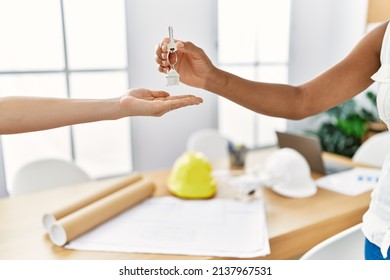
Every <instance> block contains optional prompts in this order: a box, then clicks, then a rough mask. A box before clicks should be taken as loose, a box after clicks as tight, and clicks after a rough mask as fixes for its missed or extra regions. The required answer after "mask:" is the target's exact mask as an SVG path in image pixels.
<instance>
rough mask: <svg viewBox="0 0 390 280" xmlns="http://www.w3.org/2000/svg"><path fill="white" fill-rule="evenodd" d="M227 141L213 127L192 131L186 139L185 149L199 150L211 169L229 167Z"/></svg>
mask: <svg viewBox="0 0 390 280" xmlns="http://www.w3.org/2000/svg"><path fill="white" fill-rule="evenodd" d="M228 145H229V142H228V140H227V139H226V138H225V137H223V136H222V135H221V134H220V133H219V132H218V131H217V130H215V129H201V130H198V131H195V132H193V133H192V134H191V135H190V137H189V138H188V140H187V151H194V152H201V153H203V154H204V155H205V156H206V158H207V159H208V160H209V161H210V163H211V165H212V166H213V169H219V170H220V169H229V167H230V156H229V146H228Z"/></svg>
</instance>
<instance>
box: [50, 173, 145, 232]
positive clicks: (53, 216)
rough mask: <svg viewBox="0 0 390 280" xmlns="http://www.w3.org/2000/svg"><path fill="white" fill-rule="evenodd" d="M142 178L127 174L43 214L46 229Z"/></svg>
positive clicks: (135, 174) (138, 175) (136, 174)
mask: <svg viewBox="0 0 390 280" xmlns="http://www.w3.org/2000/svg"><path fill="white" fill-rule="evenodd" d="M141 179H142V175H140V174H138V173H133V174H131V175H130V176H127V177H125V178H123V179H121V180H120V181H118V182H117V183H113V184H112V185H109V186H107V187H105V188H103V189H101V190H99V191H96V192H94V193H92V194H90V195H89V196H86V197H82V198H80V199H79V200H76V201H74V202H73V203H71V204H69V205H66V206H64V207H62V208H59V209H56V210H55V211H52V212H49V213H45V214H44V215H43V219H42V222H43V226H44V227H45V229H46V231H47V232H49V230H50V227H51V226H52V225H53V224H54V223H55V222H56V221H58V220H59V219H61V218H63V217H65V216H67V215H69V214H71V213H73V212H75V211H77V210H78V209H81V208H83V207H85V206H87V205H88V204H91V203H93V202H95V201H97V200H99V199H101V198H103V197H105V196H107V195H109V194H112V193H113V192H116V191H117V190H120V189H122V188H124V187H126V186H128V185H131V184H133V183H135V182H137V181H139V180H141Z"/></svg>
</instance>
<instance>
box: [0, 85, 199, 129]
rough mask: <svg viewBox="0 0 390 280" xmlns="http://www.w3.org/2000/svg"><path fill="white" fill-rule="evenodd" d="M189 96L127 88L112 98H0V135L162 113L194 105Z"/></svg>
mask: <svg viewBox="0 0 390 280" xmlns="http://www.w3.org/2000/svg"><path fill="white" fill-rule="evenodd" d="M200 103H202V99H201V98H199V97H195V96H193V95H180V96H170V95H169V94H168V93H167V92H165V91H152V90H148V89H142V88H139V89H131V90H129V91H128V92H126V93H125V94H124V95H123V96H121V97H118V98H113V99H63V98H47V97H25V96H14V97H2V98H0V134H13V133H22V132H30V131H37V130H45V129H51V128H56V127H61V126H67V125H74V124H80V123H88V122H95V121H102V120H116V119H120V118H124V117H132V116H162V115H164V114H165V113H167V112H169V111H172V110H175V109H179V108H182V107H185V106H190V105H198V104H200Z"/></svg>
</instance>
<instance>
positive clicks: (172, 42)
mask: <svg viewBox="0 0 390 280" xmlns="http://www.w3.org/2000/svg"><path fill="white" fill-rule="evenodd" d="M168 33H169V43H168V51H169V52H171V53H173V52H175V51H176V43H175V40H174V39H173V28H172V26H169V27H168Z"/></svg>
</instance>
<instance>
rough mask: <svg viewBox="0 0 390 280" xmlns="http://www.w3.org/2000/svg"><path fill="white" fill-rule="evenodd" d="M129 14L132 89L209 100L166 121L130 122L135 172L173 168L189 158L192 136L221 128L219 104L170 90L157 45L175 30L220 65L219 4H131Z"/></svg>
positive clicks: (201, 0) (185, 90)
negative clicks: (157, 56)
mask: <svg viewBox="0 0 390 280" xmlns="http://www.w3.org/2000/svg"><path fill="white" fill-rule="evenodd" d="M127 13H128V36H129V63H130V69H131V70H130V87H145V88H150V89H162V90H167V91H168V92H170V93H171V94H194V95H198V96H200V97H202V98H203V99H204V103H203V104H201V105H199V106H195V107H187V108H184V109H180V110H176V111H173V112H171V113H169V114H167V115H165V116H163V117H161V118H152V117H135V118H132V120H131V125H132V146H133V167H134V169H135V170H149V169H159V168H165V167H171V166H172V164H173V162H174V160H175V159H176V158H177V157H179V156H180V155H181V153H182V152H184V150H185V144H186V141H187V138H188V136H189V135H190V133H191V132H193V131H195V130H197V129H200V128H204V127H217V116H218V114H217V113H218V112H217V98H216V96H215V95H213V94H210V93H208V92H205V91H202V90H199V89H194V88H190V87H187V86H184V85H180V86H178V87H166V86H165V84H166V81H165V76H164V74H161V73H159V72H158V71H157V65H156V63H155V62H154V53H155V50H154V49H155V45H156V44H157V43H158V42H159V41H160V40H161V39H162V38H163V37H167V36H168V26H169V25H171V26H173V29H174V36H175V38H177V39H182V40H189V41H192V42H194V43H196V44H197V45H199V46H200V47H202V48H203V49H204V50H205V51H206V53H207V54H208V55H209V56H210V58H211V59H212V60H213V62H216V57H217V52H216V48H217V45H216V43H217V1H216V0H187V1H180V0H171V1H155V0H127Z"/></svg>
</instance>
